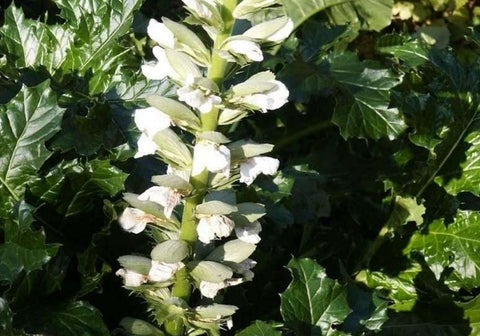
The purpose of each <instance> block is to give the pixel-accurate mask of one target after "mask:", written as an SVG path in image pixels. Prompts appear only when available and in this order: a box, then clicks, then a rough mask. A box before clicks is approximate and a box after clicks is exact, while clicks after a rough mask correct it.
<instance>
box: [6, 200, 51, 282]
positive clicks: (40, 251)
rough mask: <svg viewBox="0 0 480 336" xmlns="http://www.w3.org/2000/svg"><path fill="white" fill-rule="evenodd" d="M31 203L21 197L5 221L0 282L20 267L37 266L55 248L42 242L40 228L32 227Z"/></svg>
mask: <svg viewBox="0 0 480 336" xmlns="http://www.w3.org/2000/svg"><path fill="white" fill-rule="evenodd" d="M32 211H33V207H32V206H30V205H28V204H27V203H25V202H24V201H21V202H20V203H18V204H17V205H16V207H15V209H14V211H13V212H12V213H11V215H10V216H11V217H10V218H9V219H7V220H6V223H5V243H4V244H2V245H0V282H4V281H6V282H9V283H11V282H13V281H14V280H15V278H16V277H17V275H18V274H19V273H20V272H21V271H26V272H31V271H34V270H38V269H41V268H42V266H43V265H44V264H46V263H47V262H48V261H49V260H50V259H51V258H52V257H53V256H55V255H56V253H57V250H58V245H57V244H45V233H44V232H43V230H38V231H32V229H31V225H32V223H33V213H32Z"/></svg>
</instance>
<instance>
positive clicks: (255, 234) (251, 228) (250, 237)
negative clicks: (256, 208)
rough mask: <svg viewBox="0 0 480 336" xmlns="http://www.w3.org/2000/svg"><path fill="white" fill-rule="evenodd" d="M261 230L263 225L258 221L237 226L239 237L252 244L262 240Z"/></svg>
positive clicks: (236, 231) (236, 232)
mask: <svg viewBox="0 0 480 336" xmlns="http://www.w3.org/2000/svg"><path fill="white" fill-rule="evenodd" d="M260 232H262V225H261V224H260V222H258V221H255V222H253V223H252V224H250V225H242V226H235V234H236V235H237V238H238V239H240V240H242V241H244V242H246V243H250V244H258V243H259V242H260V240H261V238H260V235H259V233H260Z"/></svg>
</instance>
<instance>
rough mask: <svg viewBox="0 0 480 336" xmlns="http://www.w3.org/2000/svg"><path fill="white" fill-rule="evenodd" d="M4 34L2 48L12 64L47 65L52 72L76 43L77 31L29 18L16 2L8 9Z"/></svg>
mask: <svg viewBox="0 0 480 336" xmlns="http://www.w3.org/2000/svg"><path fill="white" fill-rule="evenodd" d="M0 36H2V39H0V48H1V49H3V51H4V53H5V54H6V55H7V59H8V63H9V64H10V65H11V66H15V67H17V68H24V67H36V68H37V67H41V66H43V67H45V68H46V69H47V70H48V71H49V72H53V70H54V69H58V68H59V67H60V66H61V64H62V63H63V62H64V60H65V58H66V55H67V52H68V50H69V49H70V47H71V45H72V43H73V33H72V31H70V30H68V29H67V28H66V27H65V26H64V25H61V26H60V25H54V26H51V25H47V24H45V23H42V22H40V21H35V20H30V19H27V18H25V15H24V14H23V10H22V9H21V8H17V7H15V5H14V4H12V5H11V6H10V7H9V8H8V9H7V10H6V11H5V24H4V25H3V27H2V28H0Z"/></svg>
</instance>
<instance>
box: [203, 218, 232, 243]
mask: <svg viewBox="0 0 480 336" xmlns="http://www.w3.org/2000/svg"><path fill="white" fill-rule="evenodd" d="M234 227H235V223H234V222H233V220H231V219H230V218H228V217H226V216H223V215H212V216H206V217H202V218H200V220H199V222H198V225H197V233H198V239H199V240H200V241H201V242H202V243H205V244H208V243H210V242H211V241H212V240H214V239H218V238H223V237H228V236H230V234H231V233H232V231H233V228H234Z"/></svg>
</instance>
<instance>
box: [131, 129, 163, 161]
mask: <svg viewBox="0 0 480 336" xmlns="http://www.w3.org/2000/svg"><path fill="white" fill-rule="evenodd" d="M157 150H158V145H157V144H156V143H155V142H154V141H153V140H152V139H150V138H149V137H148V136H147V135H146V134H144V133H142V135H140V138H138V141H137V153H136V154H135V156H134V158H136V159H137V158H140V157H142V156H146V155H153V154H155V152H156V151H157Z"/></svg>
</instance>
